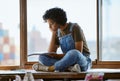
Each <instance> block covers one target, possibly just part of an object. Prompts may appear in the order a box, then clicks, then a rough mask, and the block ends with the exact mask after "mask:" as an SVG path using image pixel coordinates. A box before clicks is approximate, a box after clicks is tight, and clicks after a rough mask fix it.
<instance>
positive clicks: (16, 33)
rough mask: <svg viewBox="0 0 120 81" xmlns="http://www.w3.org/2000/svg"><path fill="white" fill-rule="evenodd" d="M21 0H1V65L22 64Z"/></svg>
mask: <svg viewBox="0 0 120 81" xmlns="http://www.w3.org/2000/svg"><path fill="white" fill-rule="evenodd" d="M19 16H20V14H19V0H0V66H16V65H20V30H19V22H20V18H19Z"/></svg>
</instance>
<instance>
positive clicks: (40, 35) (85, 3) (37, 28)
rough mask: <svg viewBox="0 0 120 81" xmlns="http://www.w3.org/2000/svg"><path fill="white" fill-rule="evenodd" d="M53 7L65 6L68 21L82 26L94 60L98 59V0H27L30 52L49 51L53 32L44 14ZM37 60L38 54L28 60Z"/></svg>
mask: <svg viewBox="0 0 120 81" xmlns="http://www.w3.org/2000/svg"><path fill="white" fill-rule="evenodd" d="M53 7H60V8H63V9H64V10H65V11H66V13H67V17H68V22H76V23H78V24H79V25H80V26H81V27H82V29H83V31H84V33H85V36H86V39H87V42H88V47H89V48H90V51H91V57H92V60H94V59H96V0H76V1H74V0H52V1H49V0H27V26H28V28H27V33H28V38H27V39H28V40H27V42H28V54H32V53H38V52H45V51H47V48H48V45H49V42H50V37H51V32H50V31H49V28H48V24H46V23H44V21H43V19H42V15H43V14H44V12H45V11H46V10H47V9H50V8H53ZM58 52H61V51H60V50H58ZM37 60H38V57H37V56H31V57H29V58H28V61H37Z"/></svg>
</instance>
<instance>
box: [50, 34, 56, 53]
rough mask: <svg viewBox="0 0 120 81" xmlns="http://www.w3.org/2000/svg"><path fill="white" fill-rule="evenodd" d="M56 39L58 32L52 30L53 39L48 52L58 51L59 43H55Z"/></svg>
mask: <svg viewBox="0 0 120 81" xmlns="http://www.w3.org/2000/svg"><path fill="white" fill-rule="evenodd" d="M55 39H56V32H52V37H51V41H50V44H49V47H48V52H56V51H57V48H58V45H56V43H55Z"/></svg>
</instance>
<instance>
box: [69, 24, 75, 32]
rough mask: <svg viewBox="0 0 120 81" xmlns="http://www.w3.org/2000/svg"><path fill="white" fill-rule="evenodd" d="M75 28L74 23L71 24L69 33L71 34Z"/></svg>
mask: <svg viewBox="0 0 120 81" xmlns="http://www.w3.org/2000/svg"><path fill="white" fill-rule="evenodd" d="M74 26H75V23H72V24H71V26H70V32H71V33H72V30H73V27H74Z"/></svg>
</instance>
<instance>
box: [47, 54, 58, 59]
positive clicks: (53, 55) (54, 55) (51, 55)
mask: <svg viewBox="0 0 120 81" xmlns="http://www.w3.org/2000/svg"><path fill="white" fill-rule="evenodd" d="M48 56H50V57H52V58H56V57H57V54H54V53H52V54H48Z"/></svg>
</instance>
